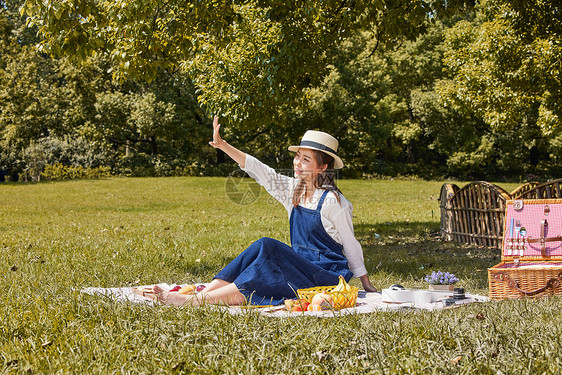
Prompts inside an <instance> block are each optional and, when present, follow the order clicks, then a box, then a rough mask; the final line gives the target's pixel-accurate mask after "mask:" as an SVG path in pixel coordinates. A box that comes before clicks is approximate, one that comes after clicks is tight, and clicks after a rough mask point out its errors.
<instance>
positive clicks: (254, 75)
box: [21, 0, 464, 128]
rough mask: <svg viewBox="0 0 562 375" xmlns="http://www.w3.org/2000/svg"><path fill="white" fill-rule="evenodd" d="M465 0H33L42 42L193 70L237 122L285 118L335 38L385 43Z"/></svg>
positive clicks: (52, 48) (48, 48)
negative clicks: (367, 33)
mask: <svg viewBox="0 0 562 375" xmlns="http://www.w3.org/2000/svg"><path fill="white" fill-rule="evenodd" d="M463 5H464V1H463V0H454V1H451V0H434V1H429V0H402V1H395V0H359V1H353V2H349V1H347V0H328V1H304V2H302V1H284V0H283V1H282V0H268V1H266V0H238V1H226V0H206V1H197V2H186V1H180V0H170V1H166V2H163V1H160V0H149V1H142V2H139V1H132V0H120V1H96V0H62V1H61V0H56V1H55V0H51V1H39V0H27V1H26V3H25V6H24V7H22V9H21V11H22V14H26V15H27V16H28V21H29V23H30V25H36V26H37V27H38V29H39V31H40V33H41V35H42V36H43V37H44V38H45V39H44V41H43V42H42V43H41V49H42V51H45V52H51V53H55V54H60V53H66V54H68V55H72V56H75V57H78V58H80V59H84V58H85V57H86V56H90V55H92V54H98V53H100V52H101V53H106V54H107V55H108V56H110V58H111V59H112V61H113V62H114V63H115V71H114V75H115V77H117V78H120V79H124V77H135V78H143V79H146V80H148V81H150V80H152V79H154V78H155V77H156V76H157V75H158V70H159V69H161V68H164V69H167V70H169V71H175V70H177V69H182V70H184V71H186V72H187V73H188V74H189V76H190V78H191V79H192V80H193V83H194V85H195V86H196V88H197V89H198V92H199V96H198V100H199V102H200V103H201V105H202V106H203V107H204V108H205V109H206V110H207V111H208V112H209V113H219V114H221V115H223V116H227V117H228V118H229V119H231V120H232V121H234V122H237V123H238V124H239V126H244V127H247V128H259V127H260V126H261V125H263V123H264V121H266V122H273V123H275V122H278V121H279V118H278V111H277V108H279V107H280V106H284V105H294V104H295V103H299V102H300V101H301V100H302V99H303V94H302V90H303V89H305V88H309V87H313V86H315V85H317V84H319V83H320V82H321V80H322V79H323V77H324V76H325V75H326V73H327V70H326V67H327V66H328V65H329V63H330V59H331V56H332V53H333V50H334V48H335V47H336V46H337V45H338V43H340V42H341V41H342V40H345V39H346V38H348V37H349V36H351V35H353V34H354V33H356V32H357V31H359V30H365V29H368V30H374V35H376V36H377V45H384V44H386V43H392V42H393V41H394V40H395V38H402V37H406V38H409V39H413V38H415V37H416V36H417V35H418V34H419V33H420V32H423V31H424V30H425V29H426V28H427V25H428V24H429V23H430V22H431V21H432V20H434V19H435V18H436V17H440V16H442V15H443V14H448V13H449V12H450V11H451V10H452V9H456V8H459V7H461V6H463Z"/></svg>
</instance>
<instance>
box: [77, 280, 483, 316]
mask: <svg viewBox="0 0 562 375" xmlns="http://www.w3.org/2000/svg"><path fill="white" fill-rule="evenodd" d="M152 286H154V285H150V287H152ZM158 286H159V287H160V288H162V289H163V290H169V289H172V288H173V287H174V286H175V285H170V284H165V283H162V284H158ZM81 292H83V293H86V294H90V295H94V296H96V295H97V296H100V295H101V296H106V297H110V298H112V299H114V300H116V301H128V302H132V303H145V304H153V305H155V304H157V302H155V301H153V300H152V299H150V298H149V297H144V296H141V295H138V294H135V293H133V287H125V288H84V289H82V290H81ZM487 301H489V298H488V297H485V296H479V295H473V294H468V293H467V294H466V298H465V299H462V300H458V301H456V302H455V304H453V305H447V303H446V302H445V300H444V299H441V300H438V301H435V302H432V303H386V302H383V299H382V294H381V293H380V292H374V293H367V292H365V291H359V296H358V298H357V304H356V306H355V307H351V308H347V309H341V310H325V311H306V312H289V311H287V310H285V309H284V306H282V305H280V306H268V307H254V306H247V307H246V306H242V307H238V306H236V307H235V306H231V307H226V306H212V308H218V309H224V310H227V311H228V312H229V313H231V314H245V313H248V311H255V312H257V313H259V314H261V315H264V316H271V317H297V316H303V315H304V316H318V317H334V316H342V315H348V314H368V313H372V312H375V311H388V310H403V309H409V310H428V311H433V310H439V309H444V308H452V307H458V306H462V305H465V304H469V303H474V302H487Z"/></svg>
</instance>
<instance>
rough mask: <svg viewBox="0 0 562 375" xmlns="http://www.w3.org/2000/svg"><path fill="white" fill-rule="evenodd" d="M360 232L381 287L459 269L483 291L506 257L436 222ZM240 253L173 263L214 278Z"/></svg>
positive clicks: (360, 228)
mask: <svg viewBox="0 0 562 375" xmlns="http://www.w3.org/2000/svg"><path fill="white" fill-rule="evenodd" d="M355 235H356V237H357V239H358V240H359V242H360V243H361V245H362V247H363V253H364V258H365V266H366V268H367V271H368V273H369V275H370V277H371V278H372V281H374V283H375V286H377V287H378V288H386V287H388V286H390V285H392V284H394V283H401V284H405V286H407V287H424V285H425V282H424V281H423V278H424V277H425V275H427V274H429V273H431V272H432V271H439V270H441V271H448V272H452V273H454V274H455V275H456V276H457V277H459V278H460V279H461V281H462V286H465V287H466V286H469V287H470V288H471V289H478V290H481V291H483V290H484V289H486V288H487V284H488V274H487V269H488V268H489V267H492V266H493V265H495V264H497V263H499V262H500V251H499V250H497V249H492V248H479V247H476V246H472V245H465V244H459V243H455V242H445V241H443V240H442V239H441V238H440V233H439V223H435V222H405V221H404V222H386V223H381V224H374V225H371V224H359V225H357V226H356V227H355ZM234 258H235V256H231V257H230V256H225V255H222V256H217V257H213V258H211V259H201V260H200V261H198V262H197V261H193V260H192V259H191V260H188V259H181V258H176V259H167V263H168V265H169V266H171V267H172V268H173V269H174V270H175V272H176V273H177V274H178V275H182V274H183V275H185V274H186V273H187V274H188V275H189V277H191V278H193V279H194V280H195V281H210V280H211V278H212V277H213V276H214V275H215V274H216V273H217V272H219V271H220V270H221V269H222V268H223V267H225V266H226V265H227V264H228V263H230V262H231V261H232V260H233V259H234ZM386 284H389V285H386Z"/></svg>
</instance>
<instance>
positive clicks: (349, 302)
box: [297, 285, 359, 310]
mask: <svg viewBox="0 0 562 375" xmlns="http://www.w3.org/2000/svg"><path fill="white" fill-rule="evenodd" d="M336 286H337V285H332V286H315V287H313V288H307V289H298V290H297V293H298V295H299V298H300V299H305V300H306V301H307V302H309V303H310V302H312V298H313V297H314V296H315V295H316V294H318V293H320V292H322V291H325V292H326V293H328V294H330V295H331V296H332V297H333V298H334V306H333V308H334V309H335V310H340V309H346V308H348V307H354V306H355V304H356V303H357V296H358V295H359V288H357V287H355V286H349V287H348V290H346V291H333V290H334V289H335V288H336Z"/></svg>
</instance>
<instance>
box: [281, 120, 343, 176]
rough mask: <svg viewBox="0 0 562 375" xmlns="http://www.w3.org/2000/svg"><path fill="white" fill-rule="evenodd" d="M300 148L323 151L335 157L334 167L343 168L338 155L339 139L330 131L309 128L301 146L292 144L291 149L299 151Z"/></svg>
mask: <svg viewBox="0 0 562 375" xmlns="http://www.w3.org/2000/svg"><path fill="white" fill-rule="evenodd" d="M299 148H308V149H311V150H317V151H322V152H324V153H326V154H328V155H330V156H331V157H333V158H334V169H341V168H343V161H342V160H341V159H340V157H339V156H338V155H337V153H338V140H337V139H335V138H334V137H332V136H331V135H330V134H328V133H324V132H320V131H317V130H307V131H306V133H304V135H303V137H302V139H301V144H300V145H299V146H290V147H289V151H294V152H297V151H298V150H299Z"/></svg>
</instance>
